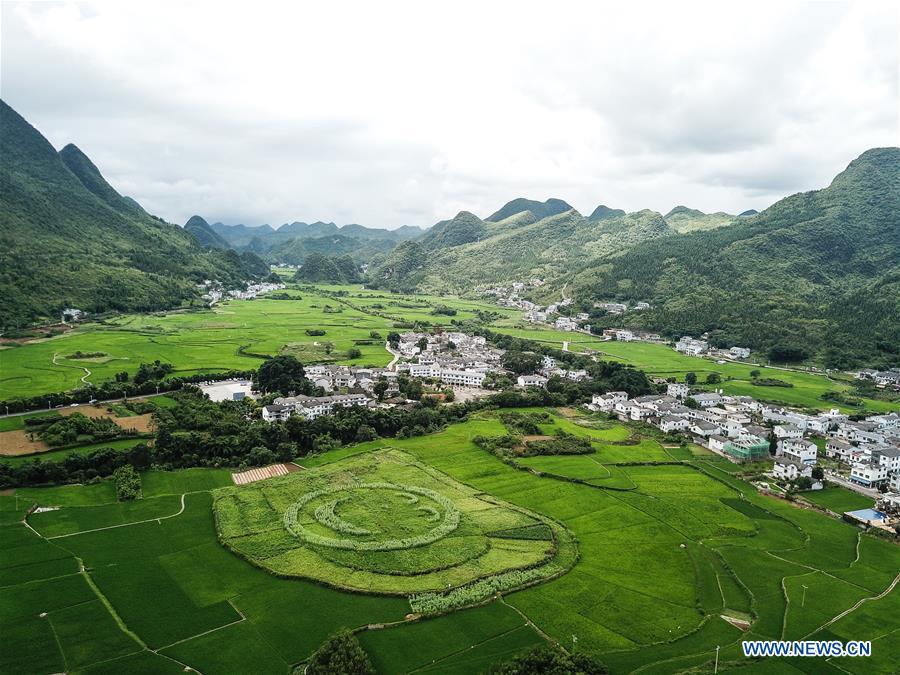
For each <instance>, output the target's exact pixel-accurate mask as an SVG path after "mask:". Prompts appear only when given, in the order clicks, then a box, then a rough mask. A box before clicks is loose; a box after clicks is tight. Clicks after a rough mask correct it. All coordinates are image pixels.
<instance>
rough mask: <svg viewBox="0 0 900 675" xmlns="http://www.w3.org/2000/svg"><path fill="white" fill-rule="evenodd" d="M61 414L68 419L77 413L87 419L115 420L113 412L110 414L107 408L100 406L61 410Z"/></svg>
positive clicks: (81, 406)
mask: <svg viewBox="0 0 900 675" xmlns="http://www.w3.org/2000/svg"><path fill="white" fill-rule="evenodd" d="M58 412H59V414H60V415H63V416H64V417H68V416H69V415H74V414H75V413H81V414H82V415H84V416H85V417H112V418H115V415H113V414H112V413H111V412H109V411H108V410H107V409H106V407H105V406H98V405H79V406H75V407H74V408H72V407H68V408H60V409H59V411H58Z"/></svg>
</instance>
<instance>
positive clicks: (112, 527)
mask: <svg viewBox="0 0 900 675" xmlns="http://www.w3.org/2000/svg"><path fill="white" fill-rule="evenodd" d="M203 492H206V490H203ZM189 494H194V493H192V492H185V493H184V494H182V495H181V508H180V509H178V511H176V512H175V513H173V514H171V515H168V516H159V517H157V518H146V519H144V520H135V521H134V522H131V523H120V524H118V525H107V526H106V527H95V528H94V529H93V530H81V531H79V532H69V533H68V534H57V535H56V536H53V537H44V535H41V537H43V538H44V539H46V540H47V541H52V540H53V539H65V538H66V537H75V536H77V535H79V534H87V533H88V532H102V531H103V530H115V529H117V528H119V527H130V526H131V525H140V524H141V523H152V522H157V523H158V522H159V521H161V520H168V519H169V518H175V517H176V516H180V515H181V514H182V513H184V498H185V496H186V495H189ZM25 523H26V525H27V524H28V521H27V520H26V521H25ZM28 527H29V528H30V529H31V530H32V531H34V532H37V530H35V529H34V528H33V527H31V526H30V525H28ZM38 534H40V533H39V532H38Z"/></svg>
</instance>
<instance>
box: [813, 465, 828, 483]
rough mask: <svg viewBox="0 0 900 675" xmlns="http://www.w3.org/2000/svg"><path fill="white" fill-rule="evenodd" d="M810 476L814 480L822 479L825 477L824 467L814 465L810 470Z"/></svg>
mask: <svg viewBox="0 0 900 675" xmlns="http://www.w3.org/2000/svg"><path fill="white" fill-rule="evenodd" d="M812 477H813V478H815V479H816V480H822V479H823V478H825V469H823V468H822V467H821V466H814V467H813V470H812Z"/></svg>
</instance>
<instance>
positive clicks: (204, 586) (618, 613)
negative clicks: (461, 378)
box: [0, 415, 900, 674]
mask: <svg viewBox="0 0 900 675" xmlns="http://www.w3.org/2000/svg"><path fill="white" fill-rule="evenodd" d="M580 421H581V420H579V419H567V418H563V417H561V416H555V417H553V421H552V425H563V424H567V425H571V427H569V428H576V429H578V428H579V427H580V429H578V430H583V431H582V433H585V434H588V435H592V436H593V435H595V434H596V435H598V438H596V439H593V438H592V441H593V443H594V444H595V449H596V450H597V452H595V453H593V454H589V455H583V456H578V457H574V458H563V459H577V460H582V459H585V460H586V459H592V460H596V461H597V462H599V463H597V464H596V466H597V467H598V468H605V469H606V470H609V471H610V472H612V473H615V474H616V475H617V476H618V477H619V478H620V479H621V481H622V484H621V485H616V486H613V485H604V483H603V479H602V478H598V479H597V480H596V482H595V484H594V482H593V481H592V480H590V479H588V480H585V481H573V480H571V479H570V478H571V477H570V476H568V475H566V474H567V472H568V471H569V467H555V469H556V471H554V472H553V475H551V474H550V473H546V474H544V475H537V474H535V473H533V472H532V471H531V470H530V469H529V468H515V467H513V466H510V465H509V464H507V463H505V462H503V461H501V460H500V459H498V458H497V457H495V456H494V455H492V454H490V453H488V452H486V451H483V450H481V449H479V448H478V447H477V446H476V445H475V444H474V443H472V438H474V437H475V436H491V435H501V434H504V433H506V430H505V428H504V426H503V425H502V424H501V423H500V421H499V420H498V419H495V418H494V417H492V416H490V415H484V416H482V417H479V418H474V419H471V420H469V421H468V422H465V423H462V424H457V425H452V426H450V427H448V428H447V429H446V430H444V431H442V432H440V433H437V434H432V435H429V436H424V437H418V438H413V439H403V440H385V439H382V440H379V441H375V442H372V443H367V444H362V445H357V446H352V447H347V448H342V449H340V450H337V451H333V452H329V453H326V454H324V455H320V456H317V457H313V458H309V459H307V460H305V461H303V462H302V464H303V465H304V466H305V468H306V469H307V471H306V473H308V474H309V475H310V476H312V477H315V476H319V479H317V480H324V478H323V477H325V476H330V477H332V478H336V477H337V476H339V475H347V474H353V473H354V470H359V469H361V468H362V467H370V468H371V463H372V462H377V461H378V460H379V458H380V457H381V455H382V454H383V453H384V452H385V451H384V448H385V447H390V448H394V450H390V451H388V456H390V457H393V458H395V459H396V458H400V457H404V458H405V459H404V460H403V462H404V463H405V465H404V466H405V467H406V468H402V470H401V471H402V472H403V473H404V478H403V484H404V485H407V484H410V482H422V481H426V480H427V479H426V478H425V477H424V476H423V475H420V474H418V471H419V469H418V468H416V469H415V471H413V469H412V468H410V467H418V466H422V467H427V469H425V473H426V474H429V475H431V476H440V477H441V479H440V481H439V482H441V483H442V484H443V487H441V491H442V492H443V493H446V494H448V495H452V503H454V504H457V505H459V506H457V508H458V509H459V512H460V521H459V526H458V529H460V528H463V527H464V526H465V523H466V522H467V521H470V515H471V514H472V513H473V512H471V511H467V510H466V508H464V504H465V501H466V500H465V499H463V495H464V494H470V495H476V496H477V499H476V501H477V500H483V499H489V500H498V501H495V503H499V504H508V505H509V508H512V509H522V510H524V512H525V513H528V514H534V516H536V517H538V518H539V519H547V520H548V521H550V522H555V523H560V524H561V525H562V526H564V527H565V528H567V530H569V531H571V532H572V533H573V534H574V535H575V537H576V538H577V542H578V552H579V558H578V561H577V562H576V564H575V565H574V567H572V569H571V570H569V571H568V572H567V573H565V574H563V575H562V576H560V577H558V578H556V579H554V580H550V581H547V582H545V583H540V584H538V585H535V586H532V587H528V588H525V589H523V590H518V591H512V592H503V593H502V594H501V595H502V597H500V598H497V599H496V600H494V601H493V602H491V603H489V604H487V605H484V606H480V607H476V608H472V609H463V610H459V611H454V612H451V613H450V614H447V615H445V616H441V617H439V618H433V619H422V620H418V621H409V620H407V619H406V616H407V615H408V614H409V613H410V612H411V611H412V610H413V607H412V606H411V604H410V598H408V597H403V596H390V595H384V594H381V595H371V594H363V593H350V592H345V591H339V590H336V589H334V588H331V587H329V586H326V585H323V584H319V583H314V582H311V581H308V580H304V579H296V578H293V579H284V578H278V577H275V576H273V575H271V574H269V573H267V572H265V571H263V570H262V569H259V568H258V567H256V566H254V565H253V564H251V563H249V562H247V561H245V560H243V559H242V558H241V557H239V556H237V555H235V554H234V553H232V552H230V551H229V550H227V549H226V548H225V547H224V546H222V545H221V544H220V543H219V540H218V535H217V530H216V523H215V512H214V509H213V499H214V498H213V494H215V495H217V496H220V495H234V494H240V492H241V491H253V490H258V489H260V488H259V486H260V485H265V484H266V483H267V482H263V483H256V484H253V485H250V486H246V487H243V488H227V489H226V490H225V491H224V492H213V493H211V492H210V491H215V490H217V489H219V488H220V487H221V486H224V485H227V481H228V480H229V478H228V472H227V471H225V470H210V471H206V470H197V469H195V470H189V471H185V472H176V473H160V472H150V473H146V474H144V478H143V481H144V493H145V499H144V500H142V501H140V502H138V503H135V504H129V505H120V504H117V503H115V501H114V492H113V490H112V488H111V485H110V484H109V483H108V482H106V483H98V484H96V485H90V486H84V487H78V486H73V487H66V488H54V489H30V490H19V491H18V492H17V493H16V494H13V495H7V496H2V497H0V633H2V634H3V636H4V645H9V644H13V645H15V648H14V649H3V650H0V672H4V673H6V672H10V673H12V672H16V673H32V672H33V673H49V672H61V671H63V670H68V671H77V672H85V673H101V672H125V671H127V672H131V671H136V672H173V673H174V672H176V670H177V671H181V670H182V669H183V668H184V667H185V666H186V665H187V666H190V667H192V668H194V669H196V670H198V671H200V672H203V673H207V674H208V673H235V672H255V673H286V672H288V669H289V668H290V667H292V666H294V665H296V664H298V663H301V662H302V661H303V660H304V659H306V658H307V657H308V656H309V654H310V653H311V652H312V651H313V650H314V649H315V648H316V647H317V646H318V645H319V644H320V643H321V642H322V641H323V640H324V639H325V638H326V637H327V636H328V635H329V634H330V633H333V632H334V631H336V630H338V629H339V628H341V627H348V628H351V629H357V628H358V629H361V632H360V633H359V636H360V640H361V642H362V644H363V646H364V648H365V649H366V650H367V651H368V652H369V653H370V655H371V657H372V660H373V662H374V663H375V664H376V666H377V667H378V668H379V671H380V672H385V673H401V672H411V671H416V672H419V671H425V672H433V673H436V672H440V673H460V674H462V673H474V672H483V671H485V670H486V669H487V668H488V667H489V666H490V664H492V663H494V662H496V661H497V660H500V659H503V658H506V657H508V656H509V655H511V654H514V653H516V652H518V651H520V650H521V649H523V648H526V647H528V646H530V645H534V644H539V643H541V642H542V641H543V640H544V639H545V638H544V637H543V636H544V635H546V636H548V638H549V639H551V640H552V641H555V642H559V643H561V644H563V645H564V646H571V645H572V644H573V639H572V638H573V636H575V637H576V638H577V643H576V644H577V647H576V648H577V649H580V650H584V651H586V652H590V653H591V654H593V655H596V656H597V657H598V658H599V659H600V660H602V661H603V662H604V663H606V664H607V665H608V666H609V667H610V669H611V671H612V672H613V673H630V672H645V673H651V672H652V673H667V672H673V673H674V672H683V671H688V670H692V669H697V670H698V672H707V671H708V670H710V669H711V665H712V660H713V658H714V656H715V648H716V646H717V645H718V646H720V647H721V652H720V662H719V669H720V671H730V670H735V671H736V672H767V673H776V672H777V673H794V672H807V673H839V672H851V673H860V674H863V673H866V674H868V673H892V672H897V671H898V669H900V632H898V630H897V624H896V617H897V615H898V609H900V591H898V588H897V586H893V587H892V586H891V584H892V583H894V582H895V580H896V578H897V575H898V571H900V548H898V547H897V546H896V545H894V544H891V543H888V542H886V541H883V540H881V539H876V538H874V537H871V536H868V535H865V534H862V533H861V531H860V530H858V529H856V528H854V527H852V526H850V525H848V524H846V523H843V522H840V521H838V520H833V519H829V518H827V517H825V516H823V515H821V514H819V513H817V512H814V511H811V510H803V509H799V508H797V507H795V506H793V505H791V504H789V503H786V502H783V501H780V500H777V499H774V498H771V497H765V496H761V495H759V494H757V493H756V491H755V489H754V488H752V486H750V485H748V484H747V483H744V482H743V481H741V480H740V479H738V478H736V477H734V476H733V475H732V474H731V473H729V472H727V471H723V470H722V469H721V468H719V466H718V462H717V461H716V460H710V459H708V456H707V455H706V454H704V453H702V452H699V451H698V452H697V453H695V452H694V451H692V449H691V448H679V449H670V448H662V447H661V446H654V445H653V443H650V442H639V443H637V444H634V445H630V446H629V445H619V446H616V445H615V443H616V442H619V443H621V442H622V441H623V440H624V439H627V438H629V436H630V434H629V433H628V432H627V430H625V429H624V428H622V427H618V426H612V427H608V428H605V429H601V428H591V427H587V426H585V427H581V425H580V424H579V422H580ZM603 436H605V437H606V438H603ZM617 437H618V438H619V439H620V440H618V441H615V440H612V439H613V438H617ZM646 440H647V439H645V441H646ZM606 446H611V447H616V448H632V450H631V452H632V453H633V454H631V455H630V456H629V457H628V463H627V464H625V463H623V462H622V461H621V460H620V459H619V458H614V459H609V460H606V459H604V457H603V448H604V447H606ZM661 451H662V452H664V453H666V454H669V455H670V459H668V460H666V462H667V463H665V464H659V463H655V464H641V463H640V462H641V457H642V456H643V457H644V458H645V459H644V461H648V462H658V461H659V453H660V452H661ZM410 458H411V459H410ZM546 459H555V458H546ZM348 468H352V469H353V470H350V471H346V469H348ZM381 470H383V469H377V468H376V469H375V471H376V474H377V472H378V471H381ZM580 470H581V468H580V467H575V468H571V471H580ZM390 471H391V473H392V474H393V472H394V471H395V469H394V468H392V469H391V470H390ZM408 471H412V472H413V473H405V472H408ZM430 472H437V473H433V474H432V473H430ZM301 473H302V472H300V473H295V474H292V475H291V476H288V477H283V478H276V479H273V481H269V482H268V484H269V485H273V486H275V488H279V486H280V481H286V480H287V479H288V478H293V477H294V476H298V475H301ZM393 475H395V476H397V475H399V474H393ZM444 477H445V478H444ZM367 480H368V479H367ZM396 480H397V482H398V483H399V482H400V480H399V478H397V479H396ZM435 480H436V479H435ZM327 482H328V483H329V484H332V480H331V478H329V479H328V481H327ZM626 482H627V484H626ZM422 487H428V486H424V485H423V486H422ZM431 487H432V489H433V488H434V485H432V486H431ZM611 487H618V488H619V489H610V488H611ZM276 491H277V490H276ZM435 491H437V490H435ZM469 491H472V492H469ZM273 494H274V493H273ZM397 494H399V493H397ZM341 496H342V495H340V494H337V493H335V497H334V498H332V499H333V500H338V501H339V500H340V498H341ZM369 497H371V495H369V496H368V497H367V496H362V497H361V499H362V500H363V501H362V502H360V503H361V504H363V505H364V506H368V507H371V506H373V504H374V502H373V503H369V502H368V501H366V500H368V499H369ZM418 498H419V501H418V502H417V503H416V504H413V503H412V502H411V501H410V500H409V499H408V498H403V497H401V499H406V502H407V504H406V506H407V507H408V508H409V509H411V510H410V511H404V512H403V513H404V514H405V515H401V516H400V517H398V519H397V528H398V529H399V530H407V531H409V532H412V533H413V535H412V536H415V533H417V532H420V530H423V529H424V530H426V531H427V530H428V525H427V524H424V523H422V522H420V517H419V515H417V511H416V508H415V507H417V506H425V505H428V506H431V507H432V508H435V509H436V510H438V511H440V509H441V508H442V507H441V505H440V504H439V503H436V504H437V505H436V506H435V505H432V504H424V501H427V500H428V499H429V497H427V496H426V495H418ZM332 499H329V500H324V501H323V502H322V503H318V504H314V503H313V502H309V505H310V507H313V508H312V511H311V513H312V520H310V521H309V523H310V527H316V526H313V525H312V522H313V521H315V520H316V519H315V515H316V513H317V511H319V509H320V507H323V506H324V507H326V508H324V510H323V511H322V512H321V513H320V515H322V518H323V520H324V521H325V523H326V524H329V523H330V524H331V525H334V523H335V522H337V521H332V520H330V516H328V515H323V514H325V511H328V512H329V513H331V514H332V515H334V516H337V517H339V518H340V519H341V522H342V523H344V525H342V526H346V524H348V523H349V524H350V526H354V527H356V528H362V529H367V530H370V531H374V529H375V528H384V527H387V526H388V524H387V522H386V521H385V520H384V519H383V518H382V517H380V516H377V514H376V515H375V516H369V515H367V513H368V511H369V509H368V508H366V509H359V508H356V507H355V506H354V505H353V504H351V503H350V502H342V501H340V502H339V503H337V504H336V505H335V508H334V509H331V510H330V511H329V509H328V508H327V507H328V505H329V504H330V503H331V501H332ZM325 502H327V503H325ZM376 502H378V503H383V500H382V499H376ZM32 504H40V505H42V506H45V507H54V506H55V507H59V508H58V510H53V511H45V512H43V513H35V514H32V515H30V516H29V517H28V523H29V525H30V526H31V527H30V528H29V527H25V526H24V525H23V524H22V520H21V519H22V517H23V516H24V515H25V513H26V511H27V510H28V508H29V507H30V506H31V505H32ZM395 506H402V505H399V504H398V505H395ZM522 512H523V511H520V513H522ZM246 513H247V514H248V515H249V516H254V512H252V511H251V510H247V511H246ZM422 513H423V514H424V511H423V512H422ZM425 517H426V518H427V514H425ZM302 522H306V521H302ZM316 522H319V521H316ZM319 526H321V523H319ZM279 528H280V529H281V530H282V531H286V530H284V524H283V523H281V522H276V523H274V524H273V526H272V531H275V530H276V529H279ZM317 531H318V530H317ZM492 531H493V530H492ZM319 533H320V534H322V532H319ZM323 536H324V535H323ZM350 536H351V537H356V538H359V539H361V540H368V539H371V538H372V537H370V536H369V535H364V534H360V533H357V534H351V535H350ZM392 536H393V535H392ZM519 536H521V532H519ZM356 562H357V563H358V562H359V560H357V561H356ZM804 587H805V588H804ZM722 615H725V616H728V617H730V618H731V619H732V621H726V620H724V619H723V618H722ZM741 621H746V622H747V623H748V624H749V628H748V629H747V630H746V631H742V630H741V629H740V628H739V627H737V626H736V625H735V623H740V622H741ZM742 625H743V624H742ZM381 626H383V627H381ZM367 627H370V628H369V629H366V628H367ZM781 637H784V638H786V639H800V638H807V637H810V638H820V637H821V638H822V639H842V640H847V639H871V640H872V641H873V656H872V657H870V658H861V659H849V658H848V659H839V660H834V661H826V660H821V659H803V660H795V661H786V660H774V659H773V660H767V661H765V662H754V663H747V662H746V660H745V659H744V658H743V656H742V655H741V653H740V640H742V639H746V638H781Z"/></svg>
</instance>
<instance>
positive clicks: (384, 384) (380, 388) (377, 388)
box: [372, 379, 390, 401]
mask: <svg viewBox="0 0 900 675" xmlns="http://www.w3.org/2000/svg"><path fill="white" fill-rule="evenodd" d="M388 386H390V385H388V381H387V380H385V379H381V380H378V382H376V383H375V384H374V385H372V391H373V392H375V395H376V396H377V397H378V400H379V401H383V400H384V394H385V392H386V391H387V390H388Z"/></svg>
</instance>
